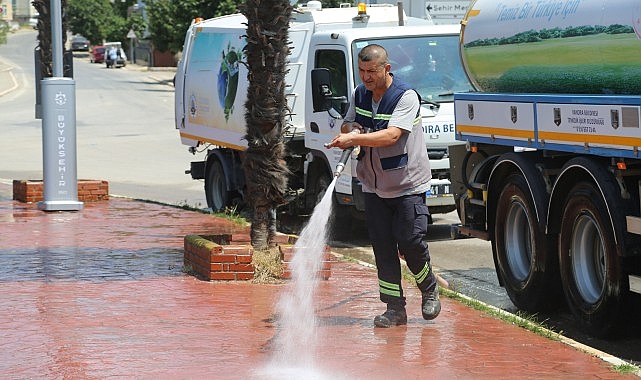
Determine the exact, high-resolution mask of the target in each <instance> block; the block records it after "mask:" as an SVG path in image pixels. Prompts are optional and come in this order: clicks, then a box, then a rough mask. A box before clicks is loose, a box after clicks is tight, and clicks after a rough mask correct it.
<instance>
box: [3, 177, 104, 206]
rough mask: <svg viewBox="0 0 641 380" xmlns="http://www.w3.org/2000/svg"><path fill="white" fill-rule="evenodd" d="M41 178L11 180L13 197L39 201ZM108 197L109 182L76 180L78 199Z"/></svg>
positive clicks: (41, 191)
mask: <svg viewBox="0 0 641 380" xmlns="http://www.w3.org/2000/svg"><path fill="white" fill-rule="evenodd" d="M43 194H44V183H43V182H42V180H18V179H14V180H13V199H14V200H16V201H20V202H24V203H35V202H40V201H42V200H44V199H43ZM108 199H109V182H107V181H100V180H91V179H80V180H78V201H80V202H94V201H103V200H108Z"/></svg>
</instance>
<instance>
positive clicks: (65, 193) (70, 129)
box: [38, 0, 83, 211]
mask: <svg viewBox="0 0 641 380" xmlns="http://www.w3.org/2000/svg"><path fill="white" fill-rule="evenodd" d="M51 45H52V46H51V55H52V69H53V77H51V78H44V79H42V80H41V82H40V85H41V89H42V93H41V97H42V112H43V115H42V116H43V117H42V161H43V170H42V171H43V187H44V192H43V201H42V202H38V209H40V210H43V211H77V210H80V209H82V207H83V203H82V202H79V201H78V177H77V173H76V172H77V162H76V87H75V86H76V82H75V81H74V80H73V78H65V77H64V74H63V71H64V66H63V46H62V6H61V3H60V0H51Z"/></svg>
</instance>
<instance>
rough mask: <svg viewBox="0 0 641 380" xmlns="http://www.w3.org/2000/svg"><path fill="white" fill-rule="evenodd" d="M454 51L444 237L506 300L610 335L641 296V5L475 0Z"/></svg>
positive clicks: (621, 0)
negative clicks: (479, 259) (484, 245)
mask: <svg viewBox="0 0 641 380" xmlns="http://www.w3.org/2000/svg"><path fill="white" fill-rule="evenodd" d="M459 48H460V49H459V51H460V58H461V61H462V62H463V66H464V69H465V73H466V74H467V76H468V77H469V79H470V80H471V82H472V83H473V85H474V88H475V91H472V92H468V93H464V92H461V93H457V94H455V99H454V107H455V116H456V138H457V140H459V141H460V142H464V143H465V144H464V145H454V146H453V147H452V148H451V149H450V167H451V174H452V186H453V191H454V197H455V199H456V203H457V211H458V213H459V217H460V219H461V225H460V226H458V228H457V230H456V233H457V234H460V235H464V236H471V237H476V238H481V239H485V240H488V241H491V246H492V252H493V258H494V263H495V267H496V273H497V276H498V279H499V282H500V284H501V285H502V286H503V287H505V290H506V292H507V294H508V296H509V297H510V299H511V300H512V302H513V303H514V305H516V306H517V307H518V308H520V309H523V310H527V311H532V312H538V311H541V310H545V309H552V310H556V309H560V308H565V307H567V308H568V309H569V310H571V312H572V315H573V317H574V321H575V325H576V326H578V327H580V328H581V329H582V330H583V331H586V332H588V333H590V334H592V335H593V336H604V337H608V336H613V335H614V334H616V333H617V332H620V330H621V329H620V328H621V327H622V326H625V323H624V322H625V320H626V318H627V316H629V315H630V313H631V309H630V308H629V307H630V306H631V304H632V301H633V300H635V299H637V298H635V297H636V295H634V294H633V293H639V292H641V240H640V238H639V235H640V234H641V216H640V215H641V199H640V193H641V159H640V157H639V154H640V150H639V148H640V147H641V119H640V114H641V3H640V2H639V1H638V0H618V1H603V0H542V1H527V0H501V1H500V2H499V1H495V0H476V1H474V2H473V3H472V5H471V6H470V8H469V10H468V12H467V14H466V15H465V17H464V18H463V20H462V31H461V40H460V46H459ZM637 304H638V301H637Z"/></svg>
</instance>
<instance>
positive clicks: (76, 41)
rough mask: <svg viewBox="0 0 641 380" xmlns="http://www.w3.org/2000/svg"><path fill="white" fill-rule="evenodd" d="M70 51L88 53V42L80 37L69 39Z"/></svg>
mask: <svg viewBox="0 0 641 380" xmlns="http://www.w3.org/2000/svg"><path fill="white" fill-rule="evenodd" d="M71 51H89V40H88V39H86V38H85V37H83V36H81V35H77V36H75V37H73V38H72V39H71Z"/></svg>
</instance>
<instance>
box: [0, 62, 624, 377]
mask: <svg viewBox="0 0 641 380" xmlns="http://www.w3.org/2000/svg"><path fill="white" fill-rule="evenodd" d="M13 69H14V68H12V67H11V66H9V65H8V64H6V63H3V62H2V60H1V58H0V96H2V95H4V94H7V93H9V92H10V91H12V90H14V89H15V88H16V86H17V83H16V80H15V78H14V76H13V73H12V70H13ZM124 69H126V70H142V71H148V72H149V77H150V78H152V79H154V80H156V81H158V82H163V83H166V84H168V85H171V80H172V78H173V75H174V70H173V69H171V68H169V69H155V70H154V69H150V68H146V67H140V66H137V65H127V66H126V68H124ZM15 179H22V178H15ZM12 195H13V194H12V186H11V183H10V182H9V181H4V182H1V181H0V231H1V233H0V286H1V287H2V292H0V377H1V378H3V379H35V378H37V379H106V378H119V379H152V378H153V379H375V380H376V379H521V378H530V379H558V378H564V379H590V378H594V379H618V378H636V377H637V376H635V375H634V374H620V373H617V372H616V371H614V370H613V368H612V366H613V365H620V364H624V362H623V361H621V360H620V359H618V358H616V357H612V356H610V355H607V354H605V353H602V352H599V351H596V350H593V349H591V348H589V347H586V346H583V345H581V344H578V343H576V342H574V341H571V340H568V339H566V338H564V337H562V336H555V337H556V339H550V338H549V337H544V336H541V335H538V334H535V333H533V332H530V331H527V330H525V329H523V328H522V327H519V326H517V325H516V324H514V323H508V322H505V321H502V320H499V319H497V318H495V317H493V316H491V315H489V314H488V313H485V312H483V311H478V310H475V309H473V308H471V307H469V306H466V305H464V304H462V303H461V302H460V301H458V300H457V299H455V298H448V297H441V301H442V304H443V310H442V312H441V315H440V316H439V317H438V318H437V319H435V320H434V321H429V322H428V321H424V320H423V319H422V318H421V313H420V294H419V293H418V291H417V290H416V289H415V288H414V287H412V286H411V285H409V284H404V288H405V289H406V293H407V294H406V295H407V298H408V314H409V321H408V325H407V326H402V327H396V328H391V329H379V328H374V325H373V317H374V316H375V315H377V314H380V313H381V312H382V311H383V310H382V306H381V305H382V304H381V303H380V301H379V300H378V294H377V286H376V284H377V280H376V273H375V271H374V270H373V269H372V268H371V266H367V265H363V264H361V263H359V262H357V261H354V260H343V259H341V256H340V255H336V260H335V261H334V262H333V264H332V275H331V277H330V278H329V280H327V281H321V282H320V283H319V284H318V286H317V288H316V289H315V291H314V292H313V293H312V295H313V297H314V305H315V314H316V321H315V323H314V327H313V329H312V331H308V332H309V333H311V334H312V336H313V339H311V340H307V345H305V346H303V345H301V346H296V348H297V349H296V350H295V351H294V352H290V351H289V350H286V347H284V346H283V344H282V341H283V340H282V339H280V337H281V336H283V335H285V332H284V331H282V330H283V329H286V328H288V326H283V325H282V324H281V323H279V316H278V314H277V312H276V305H277V304H278V302H279V300H282V299H286V298H287V297H288V294H289V290H290V288H291V287H292V286H294V285H295V284H294V283H293V282H291V281H290V282H288V283H284V284H257V283H252V282H207V281H202V280H199V279H197V278H195V277H193V276H190V275H189V274H187V273H185V272H184V270H183V269H184V268H183V238H184V236H186V235H189V234H207V235H211V234H220V233H232V232H245V233H246V232H247V227H241V226H238V225H235V224H233V223H232V222H230V221H228V220H225V219H221V218H217V217H214V216H212V215H208V214H203V213H200V212H196V211H188V210H184V209H181V208H176V207H172V206H167V205H162V204H155V203H149V202H142V201H136V200H131V199H126V198H114V197H112V198H111V199H110V200H108V201H100V202H92V203H85V204H84V208H83V209H82V210H80V211H73V212H70V211H67V212H44V211H40V210H38V209H37V205H35V204H28V203H21V202H18V201H14V200H12ZM552 335H554V334H552ZM293 343H294V345H296V344H297V343H298V342H293ZM283 352H287V353H288V357H283ZM300 353H305V355H300Z"/></svg>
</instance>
